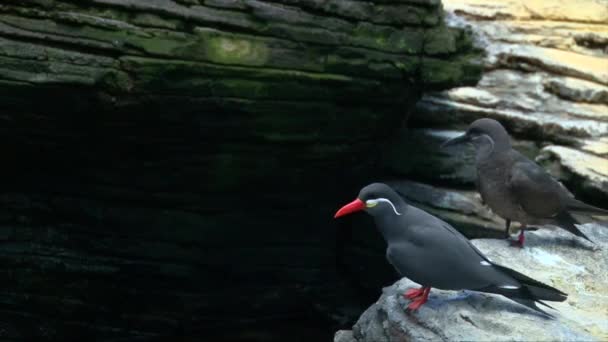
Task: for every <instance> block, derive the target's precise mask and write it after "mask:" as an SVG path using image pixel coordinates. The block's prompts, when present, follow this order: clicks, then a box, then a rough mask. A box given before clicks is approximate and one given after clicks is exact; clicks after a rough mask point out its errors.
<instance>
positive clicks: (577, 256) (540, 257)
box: [334, 224, 608, 342]
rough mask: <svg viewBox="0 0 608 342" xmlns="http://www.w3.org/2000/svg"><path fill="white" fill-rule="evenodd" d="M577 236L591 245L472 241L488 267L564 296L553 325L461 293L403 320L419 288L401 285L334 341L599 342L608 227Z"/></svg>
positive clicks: (492, 299) (520, 309) (552, 235)
mask: <svg viewBox="0 0 608 342" xmlns="http://www.w3.org/2000/svg"><path fill="white" fill-rule="evenodd" d="M581 229H582V230H583V231H584V232H585V234H587V235H588V236H589V237H590V238H591V239H592V240H594V241H595V243H596V244H595V245H592V244H590V243H587V242H585V241H583V240H581V239H579V238H577V237H574V236H573V235H571V234H569V233H568V232H566V231H563V230H561V229H558V230H555V231H552V230H548V229H541V230H538V231H535V232H528V233H526V234H527V240H526V242H527V245H526V247H525V248H523V249H517V248H513V247H510V246H509V245H508V243H507V242H506V241H504V240H494V239H478V240H473V244H474V245H475V246H477V247H478V248H479V249H480V250H481V251H482V252H483V253H484V254H486V255H487V256H488V257H489V258H490V259H491V260H493V261H494V262H496V263H498V264H501V265H504V266H507V267H510V268H513V269H515V270H516V271H519V272H522V273H524V274H527V275H529V276H531V277H533V278H534V279H536V280H539V281H541V282H544V283H546V284H549V285H551V286H554V287H556V288H558V289H560V290H562V291H564V292H566V293H568V299H567V300H566V301H565V302H561V303H553V302H552V303H550V304H551V305H552V306H553V307H554V308H555V309H554V310H552V309H547V311H548V312H549V313H551V314H552V315H554V316H555V318H554V319H549V318H547V317H546V316H543V315H540V314H538V313H536V312H534V311H532V310H530V309H528V308H526V307H524V306H522V305H520V304H517V303H515V302H513V301H511V300H509V299H507V298H505V297H502V296H498V295H493V294H485V293H479V292H474V291H466V290H464V291H442V290H437V289H433V290H432V291H431V295H430V297H429V301H428V302H427V303H426V304H425V305H424V306H422V308H421V309H419V310H418V311H415V312H409V311H406V310H405V308H406V307H407V303H408V302H407V301H406V300H405V299H404V298H403V297H402V295H401V294H402V293H403V292H404V291H405V290H406V289H408V288H411V287H419V285H418V284H416V283H414V282H412V281H410V280H408V279H406V278H404V279H402V280H400V281H398V282H397V283H395V284H394V285H392V286H390V287H387V288H385V289H383V293H382V295H381V297H380V299H379V300H378V301H377V302H376V303H375V304H373V305H372V306H371V307H370V308H368V310H367V311H365V312H364V313H363V315H361V317H360V318H359V321H357V323H356V324H355V325H354V326H353V329H352V332H348V331H341V332H338V333H336V336H335V339H334V341H336V342H337V341H339V342H355V341H356V342H372V341H373V342H389V341H392V342H400V341H410V340H412V341H419V340H427V341H428V340H433V341H463V340H464V341H604V340H606V339H607V338H608V316H607V315H606V307H608V276H607V274H606V272H605V270H606V269H608V226H601V225H598V224H587V225H584V226H582V227H581ZM413 262H415V261H413Z"/></svg>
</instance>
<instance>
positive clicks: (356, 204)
mask: <svg viewBox="0 0 608 342" xmlns="http://www.w3.org/2000/svg"><path fill="white" fill-rule="evenodd" d="M363 208H365V203H364V202H363V201H362V200H360V199H358V198H357V199H355V200H354V201H352V202H350V203H348V204H347V205H345V206H343V207H342V208H340V210H338V212H337V213H336V215H334V218H338V217H340V216H344V215H348V214H351V213H354V212H355V211H359V210H363Z"/></svg>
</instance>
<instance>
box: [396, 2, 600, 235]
mask: <svg viewBox="0 0 608 342" xmlns="http://www.w3.org/2000/svg"><path fill="white" fill-rule="evenodd" d="M443 3H444V7H445V9H446V11H447V13H448V14H447V21H448V22H449V23H450V24H451V25H455V26H459V27H464V28H467V29H468V30H470V31H472V32H473V33H474V36H475V40H476V43H477V45H478V46H479V47H481V48H483V49H484V51H485V52H486V57H485V58H484V60H483V67H484V73H483V76H482V78H481V80H480V82H479V83H478V84H477V85H476V86H474V87H472V86H465V87H457V88H453V89H449V90H445V91H440V92H429V93H427V94H425V95H424V97H423V99H422V100H421V101H420V102H419V103H418V105H417V109H416V110H415V111H414V113H413V114H412V116H411V117H410V121H409V122H410V127H414V128H415V129H411V128H410V129H408V130H405V131H404V132H403V133H402V134H401V137H400V138H399V139H395V140H394V141H393V144H392V146H393V147H392V149H391V151H390V152H389V153H388V154H387V157H386V158H385V168H386V169H387V170H388V172H389V173H390V175H391V176H393V177H394V178H401V179H402V178H408V179H411V180H415V181H419V182H423V183H426V184H429V185H432V186H440V187H441V188H443V191H449V189H450V188H452V189H454V191H456V193H458V192H459V191H460V190H463V189H464V190H469V189H472V188H473V184H474V180H475V172H474V169H473V167H472V165H471V158H472V157H473V155H472V153H471V151H470V150H468V149H467V148H466V147H461V148H460V149H453V150H450V152H449V153H448V152H446V151H441V150H439V148H438V146H439V145H440V143H441V142H442V141H444V140H445V139H447V138H448V137H450V136H453V135H456V134H459V133H461V132H462V130H463V129H465V127H466V126H467V125H468V124H469V123H471V122H472V121H474V120H475V119H478V118H481V117H490V118H494V119H497V120H499V121H500V122H502V123H503V124H504V125H505V126H506V128H507V129H508V131H509V132H510V134H511V135H512V137H513V142H514V145H515V148H516V149H518V150H520V151H521V152H522V153H524V154H525V155H527V156H528V157H529V158H531V159H533V160H534V159H536V160H537V161H538V162H539V163H541V164H542V165H543V166H545V167H546V168H547V169H548V170H549V171H550V172H551V173H552V174H553V175H554V176H555V177H557V178H558V179H559V180H560V181H562V182H563V183H564V184H565V185H566V186H567V187H568V188H569V189H570V190H572V191H573V193H574V194H575V195H576V196H577V198H580V199H582V200H584V201H586V202H589V203H592V204H595V205H597V206H600V207H605V206H606V203H608V186H607V184H608V144H607V139H608V102H607V101H606V94H607V91H608V78H607V76H608V74H607V72H608V3H607V2H606V1H602V0H587V1H578V2H569V1H562V0H543V1H523V0H510V1H481V0H446V1H444V2H443ZM438 213H439V214H440V215H442V216H443V217H444V218H446V219H448V218H449V217H450V216H453V215H454V212H453V211H452V210H442V211H439V212H438ZM461 213H465V212H461ZM478 228H480V229H483V228H484V227H483V226H482V225H479V226H478Z"/></svg>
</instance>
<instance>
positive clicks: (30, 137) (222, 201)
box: [0, 0, 479, 340]
mask: <svg viewBox="0 0 608 342" xmlns="http://www.w3.org/2000/svg"><path fill="white" fill-rule="evenodd" d="M475 55H476V52H474V51H472V50H471V45H470V40H469V39H468V38H467V36H466V35H464V34H463V32H462V31H460V30H456V29H449V28H446V27H445V25H444V22H443V13H442V9H441V5H440V3H439V1H435V0H411V1H403V0H400V1H381V2H380V1H379V2H378V3H374V2H361V1H298V0H278V1H259V0H234V1H215V0H206V1H196V0H191V1H170V0H153V1H133V0H129V1H124V0H120V1H119V0H92V1H87V2H86V3H83V2H77V1H67V0H66V1H52V0H50V1H27V2H24V1H3V2H2V3H1V4H0V122H1V125H0V155H1V156H2V173H1V175H2V177H1V179H2V190H1V191H2V195H1V196H0V222H1V225H0V236H1V238H2V246H1V248H0V260H1V261H2V263H3V265H4V266H5V267H4V268H3V270H2V272H1V273H0V274H1V276H0V283H2V285H1V286H0V288H1V289H2V291H1V293H0V302H2V305H1V306H0V316H1V318H2V319H0V322H2V323H0V324H1V326H0V338H2V339H16V340H23V339H31V340H40V339H56V340H73V339H80V340H90V337H91V336H95V337H97V338H102V339H103V338H112V337H116V338H126V339H131V338H136V337H142V338H148V337H150V338H153V337H158V336H205V335H206V334H207V333H208V332H209V331H212V330H216V331H222V332H225V333H226V334H228V335H230V336H231V337H232V338H237V337H239V336H240V335H239V334H241V333H243V334H246V330H247V329H248V327H252V326H256V325H257V324H260V322H262V324H264V323H263V322H274V321H273V320H275V319H284V320H287V321H289V322H294V321H295V322H298V321H303V319H304V318H305V317H313V318H312V319H316V320H321V321H325V322H326V323H325V324H328V323H327V322H328V321H330V320H332V319H333V318H335V317H336V316H340V314H336V310H338V307H339V306H340V305H342V304H343V303H344V302H346V301H345V300H342V299H340V296H342V295H343V294H345V293H346V290H345V289H344V288H343V287H341V285H340V283H339V282H338V281H337V280H336V279H335V277H334V274H335V270H334V269H333V267H334V264H333V261H334V257H335V256H334V252H333V247H334V244H335V226H334V225H332V223H333V222H332V221H331V216H332V213H331V211H332V210H333V208H334V206H335V205H336V203H338V202H339V200H336V198H335V197H337V196H341V194H343V193H346V191H338V189H343V188H349V184H352V183H354V182H357V186H358V185H359V184H360V182H361V180H362V179H367V178H369V177H370V174H371V173H372V170H373V169H374V166H375V161H376V159H377V156H378V155H379V154H378V153H376V151H377V150H379V149H381V148H382V142H383V141H384V140H385V138H386V137H388V136H390V134H391V132H393V131H394V129H395V128H396V127H399V125H400V123H401V121H402V118H403V117H404V115H405V113H407V112H408V111H409V110H410V109H411V106H412V105H413V104H414V103H415V102H416V101H417V100H418V99H419V98H420V96H421V92H422V91H423V90H425V89H443V88H445V87H453V86H457V85H462V84H468V83H474V82H475V81H476V79H477V78H478V72H477V71H479V67H478V66H476V65H475V64H473V63H470V60H471V57H473V56H475ZM326 308H330V309H326ZM329 317H332V318H329ZM268 325H269V326H270V325H273V328H276V325H277V323H268ZM302 325H303V324H302ZM313 325H314V324H313ZM227 327H228V329H227ZM307 330H310V329H308V327H307ZM303 336H305V335H303Z"/></svg>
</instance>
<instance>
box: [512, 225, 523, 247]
mask: <svg viewBox="0 0 608 342" xmlns="http://www.w3.org/2000/svg"><path fill="white" fill-rule="evenodd" d="M525 231H526V225H525V224H522V225H521V227H520V228H519V236H518V237H517V240H514V241H511V245H512V246H516V247H520V248H522V247H524V242H525V241H526V236H525Z"/></svg>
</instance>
